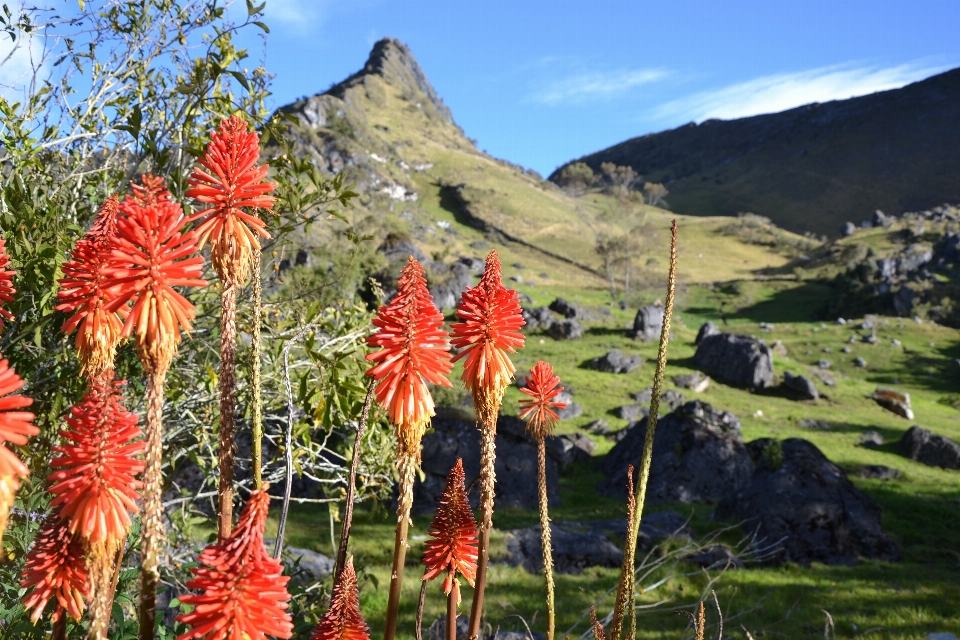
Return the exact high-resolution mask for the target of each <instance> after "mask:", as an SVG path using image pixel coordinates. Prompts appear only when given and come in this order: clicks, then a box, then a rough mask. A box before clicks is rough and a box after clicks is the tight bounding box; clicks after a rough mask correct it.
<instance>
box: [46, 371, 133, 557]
mask: <svg viewBox="0 0 960 640" xmlns="http://www.w3.org/2000/svg"><path fill="white" fill-rule="evenodd" d="M123 384H124V383H123V381H114V379H113V371H112V370H108V371H107V373H106V374H105V375H103V376H101V377H100V378H98V379H96V380H94V381H93V382H92V383H91V385H90V390H89V391H88V392H87V394H86V395H85V396H84V398H83V401H82V402H80V404H78V405H76V406H74V407H72V408H71V409H70V415H69V416H68V417H67V425H68V427H69V428H68V429H66V430H63V431H61V432H60V435H61V436H62V437H63V439H64V440H65V441H66V442H68V443H70V444H63V445H61V446H59V447H54V448H53V450H54V451H56V452H57V453H60V454H61V456H60V457H58V458H55V459H54V460H53V461H52V462H51V463H50V466H51V467H53V468H54V469H59V470H58V471H55V472H54V473H52V474H50V476H48V477H47V481H48V482H49V483H50V484H51V487H50V493H52V494H53V495H54V496H56V497H55V498H54V500H53V503H52V504H53V505H54V506H60V512H61V516H62V517H63V518H64V519H66V520H67V521H68V522H69V523H70V531H71V532H72V533H73V534H75V535H79V536H80V537H81V538H83V539H84V540H85V541H86V542H87V544H88V545H89V546H90V547H103V548H106V549H107V550H108V552H111V553H112V552H113V550H115V549H117V548H118V547H119V546H120V545H121V544H122V543H123V541H124V540H125V539H126V537H127V532H128V531H129V530H130V525H131V520H130V515H131V514H134V513H137V512H139V510H140V509H139V507H138V506H137V504H136V501H137V500H139V499H140V495H139V493H138V492H137V490H138V489H141V488H142V487H143V483H142V482H140V481H139V480H137V479H136V476H137V475H138V474H140V473H143V466H144V465H143V461H142V460H138V459H137V456H139V455H140V454H141V453H143V450H144V447H145V446H146V445H145V443H144V442H143V441H138V442H132V441H133V440H134V439H136V438H139V437H140V436H141V435H142V432H141V430H140V427H139V426H138V424H137V416H136V415H135V414H133V413H131V412H129V411H127V410H126V409H125V408H124V406H123V405H122V404H121V399H122V396H121V389H122V388H123Z"/></svg>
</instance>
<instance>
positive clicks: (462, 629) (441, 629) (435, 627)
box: [426, 615, 470, 640]
mask: <svg viewBox="0 0 960 640" xmlns="http://www.w3.org/2000/svg"><path fill="white" fill-rule="evenodd" d="M469 628H470V618H468V617H467V616H457V640H467V631H468V629H469ZM426 638H427V640H447V616H446V615H442V616H440V617H439V618H437V619H436V620H435V621H434V622H433V624H431V625H430V627H429V628H428V629H427V632H426Z"/></svg>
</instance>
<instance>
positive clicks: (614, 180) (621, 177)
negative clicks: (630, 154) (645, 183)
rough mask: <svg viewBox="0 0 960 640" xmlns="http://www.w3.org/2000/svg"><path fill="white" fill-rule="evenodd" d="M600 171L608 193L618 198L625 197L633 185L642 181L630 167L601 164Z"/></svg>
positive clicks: (609, 163) (610, 163)
mask: <svg viewBox="0 0 960 640" xmlns="http://www.w3.org/2000/svg"><path fill="white" fill-rule="evenodd" d="M600 171H602V172H603V177H604V180H606V183H607V187H608V192H609V193H612V194H614V195H616V196H620V197H623V196H626V195H627V194H628V193H629V192H630V189H632V188H633V185H635V184H636V183H638V182H640V180H642V178H641V176H640V175H639V174H638V173H637V172H636V171H634V170H633V168H632V167H618V166H617V165H615V164H614V163H612V162H604V163H603V164H601V165H600Z"/></svg>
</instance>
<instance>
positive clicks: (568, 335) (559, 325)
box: [547, 318, 583, 340]
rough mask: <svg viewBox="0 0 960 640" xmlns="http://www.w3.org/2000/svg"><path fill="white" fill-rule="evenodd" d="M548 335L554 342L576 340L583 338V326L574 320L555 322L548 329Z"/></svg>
mask: <svg viewBox="0 0 960 640" xmlns="http://www.w3.org/2000/svg"><path fill="white" fill-rule="evenodd" d="M547 333H549V334H550V337H551V338H553V339H554V340H576V339H578V338H581V337H583V325H581V324H580V323H579V322H578V321H577V320H575V319H573V318H568V319H567V320H563V321H561V322H554V323H551V325H550V326H549V327H548V328H547Z"/></svg>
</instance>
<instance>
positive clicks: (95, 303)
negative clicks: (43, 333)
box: [57, 196, 129, 376]
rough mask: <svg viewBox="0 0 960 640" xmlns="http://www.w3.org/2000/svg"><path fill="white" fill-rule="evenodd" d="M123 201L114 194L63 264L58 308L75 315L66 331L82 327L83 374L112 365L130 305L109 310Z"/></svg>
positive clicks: (79, 346) (77, 341) (78, 344)
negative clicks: (108, 277)
mask: <svg viewBox="0 0 960 640" xmlns="http://www.w3.org/2000/svg"><path fill="white" fill-rule="evenodd" d="M118 207H119V201H118V200H117V197H116V196H110V197H109V198H107V200H106V202H104V204H103V207H102V208H101V209H100V212H99V213H98V214H97V219H96V221H95V222H94V224H93V226H92V227H91V228H90V230H89V231H88V232H87V234H86V236H84V237H83V238H82V239H81V240H79V241H78V242H77V246H76V247H74V249H73V252H72V253H71V256H70V260H69V261H67V262H66V263H65V264H64V265H63V273H64V277H63V278H61V279H60V280H59V283H60V291H58V292H57V298H58V299H59V300H60V304H58V305H57V311H63V312H65V313H69V314H73V315H71V316H70V317H69V318H67V320H66V321H65V322H64V323H63V331H64V333H67V334H69V333H72V332H73V331H74V330H76V329H78V328H79V330H78V331H77V336H76V338H75V339H74V345H75V346H76V348H77V355H78V357H79V359H80V368H81V373H83V374H84V375H89V376H97V375H99V374H100V373H102V372H103V370H104V369H106V368H107V367H109V366H110V365H111V364H112V363H113V360H114V356H115V355H116V348H117V343H118V342H119V341H120V332H121V330H122V329H123V318H125V317H126V316H127V314H128V313H129V309H128V308H127V307H126V306H122V307H120V308H119V309H117V310H116V311H108V310H107V308H106V307H107V305H108V303H109V302H110V301H111V300H112V295H111V294H110V292H109V291H108V290H107V289H106V287H105V286H104V283H105V267H106V266H107V262H108V260H109V258H110V250H111V249H110V247H111V245H112V243H113V234H114V231H115V230H116V225H117V213H118V210H119V209H118Z"/></svg>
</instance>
